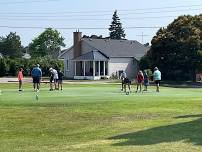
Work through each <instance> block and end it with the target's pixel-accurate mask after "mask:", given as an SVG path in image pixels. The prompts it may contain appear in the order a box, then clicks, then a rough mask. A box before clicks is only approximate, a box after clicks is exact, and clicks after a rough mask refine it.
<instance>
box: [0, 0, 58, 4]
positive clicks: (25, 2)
mask: <svg viewBox="0 0 202 152" xmlns="http://www.w3.org/2000/svg"><path fill="white" fill-rule="evenodd" d="M58 1H59V0H43V1H41V0H35V1H18V2H0V4H1V5H3V4H6V5H8V4H9V5H11V4H12V5H15V4H27V3H45V2H58Z"/></svg>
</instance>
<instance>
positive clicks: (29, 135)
mask: <svg viewBox="0 0 202 152" xmlns="http://www.w3.org/2000/svg"><path fill="white" fill-rule="evenodd" d="M120 87H121V86H120V84H64V89H63V90H62V91H61V90H56V91H49V85H48V84H43V85H42V86H41V90H40V92H34V91H33V87H32V84H31V83H30V84H29V83H27V84H23V91H21V92H19V91H18V84H15V83H9V84H7V83H4V84H3V83H2V84H0V152H44V151H47V152H57V151H58V152H84V151H85V152H171V151H172V152H199V151H202V88H192V87H186V88H174V87H161V88H160V92H159V93H157V92H156V91H155V87H153V86H149V87H148V91H147V92H143V93H135V89H136V88H135V87H136V86H135V85H132V93H130V94H129V95H126V93H124V92H121V88H120Z"/></svg>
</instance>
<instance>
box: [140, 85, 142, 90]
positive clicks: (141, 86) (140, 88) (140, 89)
mask: <svg viewBox="0 0 202 152" xmlns="http://www.w3.org/2000/svg"><path fill="white" fill-rule="evenodd" d="M140 92H142V84H141V83H140Z"/></svg>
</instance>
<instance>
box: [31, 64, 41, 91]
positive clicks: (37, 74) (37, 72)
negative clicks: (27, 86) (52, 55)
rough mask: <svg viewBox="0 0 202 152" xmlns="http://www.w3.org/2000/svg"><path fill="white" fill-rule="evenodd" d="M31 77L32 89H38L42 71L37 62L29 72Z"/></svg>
mask: <svg viewBox="0 0 202 152" xmlns="http://www.w3.org/2000/svg"><path fill="white" fill-rule="evenodd" d="M31 75H32V78H33V87H34V91H37V92H38V91H39V87H40V81H41V77H42V71H41V69H40V68H39V64H37V65H36V66H35V67H34V68H33V70H32V72H31Z"/></svg>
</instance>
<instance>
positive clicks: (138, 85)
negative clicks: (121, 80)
mask: <svg viewBox="0 0 202 152" xmlns="http://www.w3.org/2000/svg"><path fill="white" fill-rule="evenodd" d="M138 88H139V84H137V90H136V92H137V91H138Z"/></svg>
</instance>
